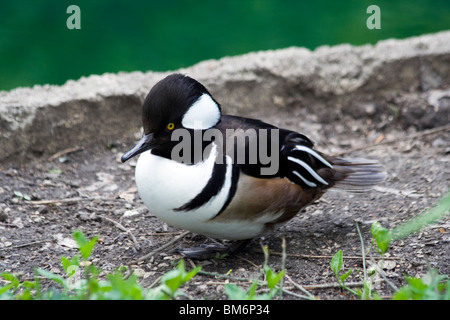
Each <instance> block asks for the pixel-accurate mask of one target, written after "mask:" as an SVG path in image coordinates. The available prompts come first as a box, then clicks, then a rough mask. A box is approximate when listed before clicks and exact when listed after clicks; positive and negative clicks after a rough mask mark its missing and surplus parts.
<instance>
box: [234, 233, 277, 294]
mask: <svg viewBox="0 0 450 320" xmlns="http://www.w3.org/2000/svg"><path fill="white" fill-rule="evenodd" d="M284 249H285V242H284V239H283V251H284ZM263 251H264V257H265V258H264V267H263V268H262V270H261V274H260V277H259V278H261V277H262V276H265V278H266V282H265V284H266V285H267V287H268V289H269V292H267V293H263V294H257V293H256V290H257V289H258V287H259V286H261V285H263V284H264V282H263V281H261V280H259V278H258V279H253V280H252V284H251V286H250V288H249V289H248V290H245V289H243V288H241V287H239V286H237V285H235V284H227V285H225V293H226V295H227V297H228V298H229V299H231V300H272V299H273V298H274V297H276V296H277V295H278V294H279V293H280V292H281V288H282V283H283V277H284V274H285V272H286V270H285V269H284V267H283V269H282V270H281V271H280V272H278V273H277V272H275V271H273V270H272V268H270V267H269V266H268V259H269V248H268V247H267V246H264V247H263Z"/></svg>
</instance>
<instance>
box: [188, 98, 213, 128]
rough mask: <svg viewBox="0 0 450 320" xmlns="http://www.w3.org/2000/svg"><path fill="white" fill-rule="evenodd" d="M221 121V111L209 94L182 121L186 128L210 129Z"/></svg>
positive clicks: (191, 108) (199, 100)
mask: <svg viewBox="0 0 450 320" xmlns="http://www.w3.org/2000/svg"><path fill="white" fill-rule="evenodd" d="M219 120H220V109H219V106H218V105H217V103H215V102H214V100H213V99H212V98H211V96H210V95H209V94H206V93H204V94H203V95H202V96H200V98H198V100H197V101H195V102H194V104H193V105H192V106H191V107H190V108H189V110H188V111H187V112H186V114H185V115H184V117H183V120H182V121H181V124H182V125H183V127H185V128H189V129H202V130H205V129H209V128H212V127H214V126H215V125H216V124H217V123H218V122H219Z"/></svg>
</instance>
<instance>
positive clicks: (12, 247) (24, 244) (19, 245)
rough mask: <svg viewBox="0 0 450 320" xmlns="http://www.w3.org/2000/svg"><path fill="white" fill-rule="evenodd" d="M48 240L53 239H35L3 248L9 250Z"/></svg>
mask: <svg viewBox="0 0 450 320" xmlns="http://www.w3.org/2000/svg"><path fill="white" fill-rule="evenodd" d="M47 241H51V239H47V240H38V241H33V242H28V243H23V244H18V245H16V246H11V247H5V248H3V249H5V250H8V249H17V248H23V247H27V246H31V245H33V244H38V243H43V242H47Z"/></svg>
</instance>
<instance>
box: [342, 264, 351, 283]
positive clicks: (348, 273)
mask: <svg viewBox="0 0 450 320" xmlns="http://www.w3.org/2000/svg"><path fill="white" fill-rule="evenodd" d="M351 273H352V269H351V268H350V269H348V271H347V272H346V273H344V274H343V275H341V276H339V278H340V279H341V281H342V283H344V282H345V280H346V279H347V278H348V276H349V275H350V274H351Z"/></svg>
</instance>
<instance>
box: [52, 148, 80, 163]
mask: <svg viewBox="0 0 450 320" xmlns="http://www.w3.org/2000/svg"><path fill="white" fill-rule="evenodd" d="M82 150H83V148H79V147H74V148H67V149H64V150H61V151H59V152H57V153H55V154H54V155H52V156H51V157H50V158H48V161H53V160H55V159H57V158H59V157H61V156H64V155H66V154H69V153H73V152H78V151H82Z"/></svg>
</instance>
